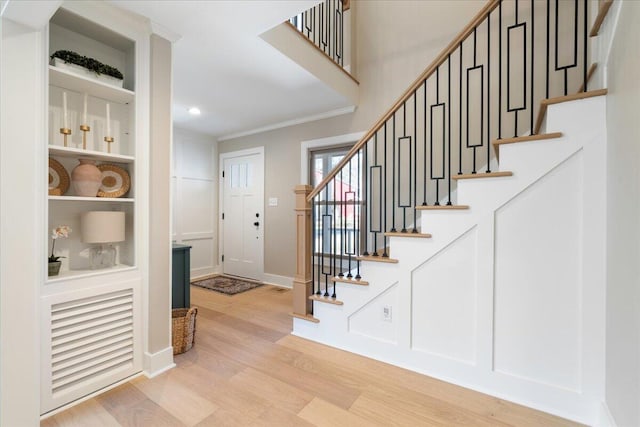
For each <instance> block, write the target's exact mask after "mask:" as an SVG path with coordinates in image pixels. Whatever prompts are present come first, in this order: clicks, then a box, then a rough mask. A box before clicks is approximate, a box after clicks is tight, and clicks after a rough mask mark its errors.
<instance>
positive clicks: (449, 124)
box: [447, 54, 451, 206]
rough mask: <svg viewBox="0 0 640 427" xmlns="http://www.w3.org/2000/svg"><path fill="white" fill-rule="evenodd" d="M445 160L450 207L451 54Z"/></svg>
mask: <svg viewBox="0 0 640 427" xmlns="http://www.w3.org/2000/svg"><path fill="white" fill-rule="evenodd" d="M447 108H448V110H449V111H448V112H447V132H448V138H447V158H448V159H449V163H448V166H447V185H448V188H447V192H448V196H449V197H448V200H447V206H451V54H449V55H447Z"/></svg>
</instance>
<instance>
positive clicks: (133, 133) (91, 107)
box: [41, 1, 149, 413]
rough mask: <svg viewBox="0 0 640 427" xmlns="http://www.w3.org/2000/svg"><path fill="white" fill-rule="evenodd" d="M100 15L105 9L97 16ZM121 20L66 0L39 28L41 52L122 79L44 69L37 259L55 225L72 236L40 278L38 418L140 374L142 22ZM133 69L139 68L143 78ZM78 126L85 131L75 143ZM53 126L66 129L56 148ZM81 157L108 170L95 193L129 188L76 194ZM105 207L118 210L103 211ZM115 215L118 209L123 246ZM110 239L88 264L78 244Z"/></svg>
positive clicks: (86, 248)
mask: <svg viewBox="0 0 640 427" xmlns="http://www.w3.org/2000/svg"><path fill="white" fill-rule="evenodd" d="M105 11H108V13H101V12H105ZM129 19H130V16H128V15H126V12H124V11H121V10H119V9H117V8H116V7H114V6H113V5H108V4H105V3H100V2H71V1H69V2H64V3H63V6H62V7H61V8H60V9H58V11H57V12H56V13H55V14H54V15H53V17H52V18H51V20H50V22H49V38H48V54H49V55H51V54H53V53H54V52H56V51H58V50H70V51H74V52H77V53H79V54H80V55H83V56H87V57H90V58H94V59H97V60H98V61H100V62H102V63H104V64H108V65H110V66H112V67H115V68H117V69H119V70H120V71H121V72H122V73H123V74H124V81H123V87H119V86H117V85H113V84H112V83H111V82H108V81H106V80H105V81H103V80H99V77H97V76H94V75H92V74H90V73H89V74H86V73H85V70H83V69H80V70H77V71H76V70H74V69H68V68H64V66H55V65H47V74H48V96H47V99H48V105H47V106H48V115H47V140H46V141H43V144H45V145H46V152H47V155H48V157H49V158H50V159H54V160H55V161H56V162H51V163H52V165H51V167H50V169H49V190H50V191H49V192H48V195H47V218H46V221H47V229H48V235H47V236H43V241H46V242H47V244H46V245H47V246H46V249H47V255H50V254H51V245H52V240H51V238H50V233H51V231H52V230H53V229H54V228H55V227H57V226H60V225H68V226H70V227H71V229H72V231H71V233H70V234H69V237H68V238H65V239H57V240H56V244H55V255H56V256H62V257H63V258H62V266H61V269H60V272H59V274H57V275H51V276H47V278H46V279H45V280H44V283H43V286H42V292H41V313H42V315H41V325H42V326H41V349H42V353H41V363H42V366H41V408H42V412H43V413H47V412H49V411H52V410H54V409H56V408H59V407H60V406H62V405H66V404H68V403H70V402H72V401H74V400H77V399H81V398H83V397H85V396H87V395H89V394H91V393H95V392H96V391H98V390H100V389H103V388H104V387H108V386H109V385H111V384H114V383H116V382H118V381H122V380H123V379H125V378H127V377H129V376H131V375H135V374H136V373H139V372H140V371H141V370H142V354H143V353H142V302H141V301H142V292H143V291H142V288H143V280H144V277H145V276H146V273H145V270H144V269H145V268H146V262H145V259H144V257H145V256H146V255H145V252H146V251H145V250H143V249H141V247H142V248H145V247H146V243H145V242H144V238H143V237H144V236H145V233H144V231H143V230H144V229H145V227H148V225H147V223H148V221H147V220H145V218H148V212H147V207H146V202H145V198H144V197H143V196H145V195H147V194H148V190H147V187H148V176H146V175H145V171H146V169H145V167H146V166H145V162H139V159H141V158H143V157H145V153H148V147H149V142H148V134H147V133H146V131H144V130H141V129H142V127H143V126H142V123H140V120H141V119H140V118H141V117H146V116H147V115H148V110H149V98H148V94H146V93H144V94H143V95H140V94H139V93H136V90H135V88H136V85H137V84H138V82H139V81H140V80H141V78H144V79H145V80H144V81H146V80H147V79H148V43H149V35H148V30H147V29H146V28H143V27H144V25H142V24H141V25H140V28H136V26H135V25H133V24H131V23H130V21H129ZM114 29H118V31H120V32H116V31H115V30H114ZM141 52H143V54H141ZM145 55H146V56H145ZM140 63H143V64H144V67H143V68H144V69H145V70H146V71H145V72H146V75H145V76H144V77H143V76H142V75H141V74H140V72H139V70H140ZM83 73H85V74H83ZM142 92H145V91H144V90H143V91H142ZM85 100H86V101H85ZM85 102H86V104H85ZM65 107H66V111H65ZM107 112H108V113H107ZM107 116H109V120H107ZM65 121H66V126H65ZM81 125H85V126H89V128H90V130H89V131H88V132H86V134H85V136H86V139H84V140H83V131H82V130H81V128H80V126H81ZM61 128H68V129H70V130H71V134H70V135H67V141H66V144H65V142H64V138H63V135H62V134H61V133H60V129H61ZM85 130H86V129H85ZM107 136H109V137H113V139H114V141H113V142H112V143H111V144H108V143H107V142H106V141H105V137H107ZM81 159H82V160H84V159H88V160H92V161H94V162H95V163H96V165H97V166H98V167H99V168H100V165H109V167H103V168H100V169H101V171H102V184H103V185H104V186H105V188H104V190H105V191H107V190H106V188H107V186H108V188H109V189H113V188H114V186H115V187H116V189H117V188H118V187H117V186H118V185H120V183H122V182H126V181H128V183H129V190H128V191H127V192H126V193H124V194H121V195H120V197H97V195H96V197H85V196H79V195H78V193H76V189H75V188H74V185H73V184H74V183H73V169H74V168H75V167H76V166H78V165H79V164H80V163H79V160H81ZM60 167H62V168H64V170H65V171H63V172H66V174H68V176H69V182H70V185H69V187H68V189H66V188H65V187H66V185H59V184H58V181H57V180H56V179H53V180H52V176H53V177H54V178H55V176H56V175H59V176H62V177H63V178H65V174H64V173H61V169H60ZM122 170H124V171H125V172H126V173H123V172H122ZM110 173H111V175H109V174H110ZM114 174H115V175H114ZM127 174H128V179H127V176H126V175H127ZM62 181H66V180H64V179H63V180H62ZM114 182H115V184H114ZM52 187H53V188H52ZM119 188H122V187H119ZM63 190H64V191H63ZM111 191H113V190H111ZM60 192H62V194H60ZM95 211H98V212H105V211H107V212H108V214H104V215H103V214H95V215H93V216H91V215H89V217H93V218H96V217H99V218H107V220H106V221H104V222H102V223H100V225H99V226H96V225H95V224H96V223H95V222H91V221H90V220H88V219H86V218H87V216H86V214H87V213H89V212H95ZM114 211H115V212H117V213H118V214H116V215H112V214H111V213H112V212H114ZM120 212H122V213H124V240H122V234H121V232H120V231H121V227H120V226H119V224H121V220H122V215H121V214H120ZM83 217H84V218H85V219H84V221H85V224H84V225H85V227H84V228H83V226H82V225H83V224H82V221H83V219H82V218H83ZM114 217H115V218H114ZM88 224H91V225H88ZM114 224H118V226H117V227H116V226H114ZM112 226H113V228H114V229H116V230H117V231H116V232H114V233H111V235H109V237H107V238H103V237H91V238H89V236H95V235H96V234H98V235H104V231H105V230H108V229H109V228H110V227H112ZM83 233H84V234H85V235H84V236H83ZM101 233H102V234H101ZM112 236H117V237H114V239H115V240H116V241H114V242H106V243H102V244H105V245H110V246H111V247H113V248H115V253H116V255H115V265H112V266H110V267H104V268H96V266H95V263H94V268H92V263H91V253H92V251H93V252H94V253H95V247H96V246H98V244H96V243H88V241H89V242H104V240H105V239H109V238H110V237H112ZM104 253H111V251H110V249H107V250H105V251H104ZM105 258H109V257H105ZM43 263H45V260H44V259H43ZM101 265H105V264H101ZM107 265H108V263H107Z"/></svg>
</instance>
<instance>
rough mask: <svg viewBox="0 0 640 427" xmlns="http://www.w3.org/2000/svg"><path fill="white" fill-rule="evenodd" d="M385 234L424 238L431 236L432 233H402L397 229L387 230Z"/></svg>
mask: <svg viewBox="0 0 640 427" xmlns="http://www.w3.org/2000/svg"><path fill="white" fill-rule="evenodd" d="M384 235H385V236H387V237H413V238H422V239H429V238H431V234H429V233H413V232H411V231H407V232H406V233H402V232H400V231H396V232H391V231H387V232H386V233H384Z"/></svg>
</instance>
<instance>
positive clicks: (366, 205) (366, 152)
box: [359, 140, 373, 256]
mask: <svg viewBox="0 0 640 427" xmlns="http://www.w3.org/2000/svg"><path fill="white" fill-rule="evenodd" d="M370 142H371V140H368V141H367V142H366V144H365V145H364V148H363V149H364V153H363V157H364V159H363V161H364V167H363V172H364V173H363V174H362V175H359V176H360V178H361V179H362V197H363V198H364V197H367V194H368V193H367V189H368V188H369V186H370V185H369V174H368V171H369V146H370V144H369V143H370ZM371 145H373V144H371ZM372 200H373V199H371V198H370V197H367V199H365V200H360V203H362V206H363V208H364V212H363V213H362V214H361V215H362V218H363V224H362V229H361V230H360V233H362V234H363V235H364V252H363V253H362V255H364V256H368V255H369V229H368V228H367V227H369V221H368V215H369V212H371V210H372V209H373V206H369V203H372Z"/></svg>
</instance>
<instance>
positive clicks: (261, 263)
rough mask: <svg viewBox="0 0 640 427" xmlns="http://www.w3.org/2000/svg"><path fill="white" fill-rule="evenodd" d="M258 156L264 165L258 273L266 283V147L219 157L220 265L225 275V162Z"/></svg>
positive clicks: (261, 186) (261, 180)
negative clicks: (223, 258) (223, 216)
mask: <svg viewBox="0 0 640 427" xmlns="http://www.w3.org/2000/svg"><path fill="white" fill-rule="evenodd" d="M255 154H258V155H259V156H260V160H258V161H259V162H261V163H262V176H260V177H259V178H260V183H261V185H260V190H259V192H258V194H259V200H261V203H260V223H261V224H262V245H260V248H261V249H262V250H261V251H260V253H259V254H258V261H257V264H258V271H259V274H258V276H259V279H260V280H261V281H264V242H265V239H264V235H265V233H264V230H265V224H266V221H265V218H264V211H265V209H264V177H265V174H266V170H265V161H264V146H262V147H254V148H247V149H245V150H238V151H230V152H227V153H220V155H219V169H218V171H219V178H220V180H219V184H218V206H219V212H218V262H219V265H220V273H221V274H224V262H222V256H223V255H224V220H223V219H222V214H223V213H224V191H225V189H224V177H223V176H222V174H223V173H224V162H225V160H227V159H233V158H234V157H244V156H250V155H255Z"/></svg>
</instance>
